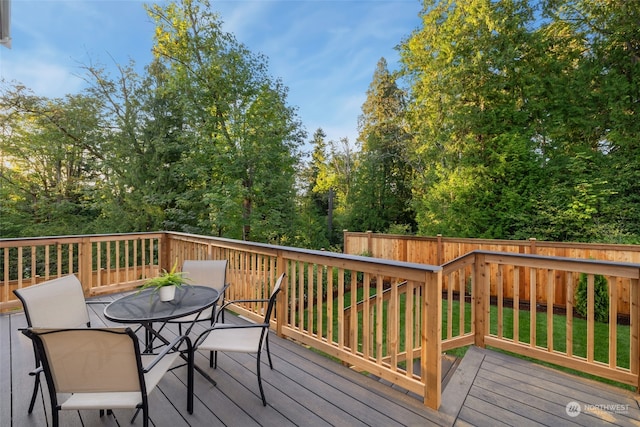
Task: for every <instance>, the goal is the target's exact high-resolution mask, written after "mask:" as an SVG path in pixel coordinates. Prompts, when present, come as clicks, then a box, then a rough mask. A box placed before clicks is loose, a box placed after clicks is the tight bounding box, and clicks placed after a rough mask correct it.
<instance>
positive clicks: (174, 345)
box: [143, 335, 191, 374]
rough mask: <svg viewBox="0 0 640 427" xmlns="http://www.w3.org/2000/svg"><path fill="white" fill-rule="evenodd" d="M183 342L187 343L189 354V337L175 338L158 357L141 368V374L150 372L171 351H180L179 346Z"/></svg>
mask: <svg viewBox="0 0 640 427" xmlns="http://www.w3.org/2000/svg"><path fill="white" fill-rule="evenodd" d="M183 341H186V342H187V351H188V352H189V353H191V339H190V338H189V336H188V335H180V336H177V337H176V338H175V339H174V340H173V341H171V342H170V343H169V344H167V345H166V347H164V349H163V350H162V351H161V352H160V353H158V355H157V356H156V357H155V358H154V359H153V360H152V361H151V363H149V364H148V365H147V366H144V367H143V372H144V373H145V374H146V373H147V372H149V371H150V370H152V369H153V367H154V366H156V365H157V364H158V362H159V361H160V360H161V359H162V358H163V357H165V356H166V355H167V354H169V353H171V350H174V349H175V351H180V350H179V348H180V344H182V342H183Z"/></svg>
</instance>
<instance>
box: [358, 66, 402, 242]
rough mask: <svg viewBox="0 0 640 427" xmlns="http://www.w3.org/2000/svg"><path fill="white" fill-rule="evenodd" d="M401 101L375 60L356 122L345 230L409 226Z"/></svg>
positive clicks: (397, 90)
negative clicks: (356, 146) (357, 156)
mask: <svg viewBox="0 0 640 427" xmlns="http://www.w3.org/2000/svg"><path fill="white" fill-rule="evenodd" d="M404 113H405V97H404V93H403V91H402V90H400V89H399V88H398V86H397V85H396V81H395V78H394V77H393V76H392V75H391V74H390V73H389V71H388V69H387V62H386V60H385V59H384V58H382V59H380V61H379V62H378V65H377V67H376V70H375V72H374V74H373V81H372V82H371V85H370V86H369V90H368V91H367V99H366V101H365V103H364V104H363V106H362V115H361V117H360V119H359V128H360V135H359V141H360V142H361V144H362V149H361V152H360V161H359V163H358V169H357V171H356V173H355V182H354V186H353V187H354V189H353V191H352V192H351V197H350V199H349V201H348V203H349V205H350V217H349V228H350V229H353V230H362V231H364V230H371V231H379V232H382V231H385V230H387V229H388V228H389V227H390V226H391V225H392V224H405V225H406V226H408V228H409V229H412V228H413V227H414V225H415V213H414V212H413V210H412V208H411V185H412V179H413V168H412V167H411V165H410V163H409V161H408V154H407V150H408V149H409V147H410V142H411V137H410V134H409V133H408V132H407V129H406V123H405V120H404Z"/></svg>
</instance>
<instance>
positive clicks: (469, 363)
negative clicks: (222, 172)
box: [0, 298, 640, 427]
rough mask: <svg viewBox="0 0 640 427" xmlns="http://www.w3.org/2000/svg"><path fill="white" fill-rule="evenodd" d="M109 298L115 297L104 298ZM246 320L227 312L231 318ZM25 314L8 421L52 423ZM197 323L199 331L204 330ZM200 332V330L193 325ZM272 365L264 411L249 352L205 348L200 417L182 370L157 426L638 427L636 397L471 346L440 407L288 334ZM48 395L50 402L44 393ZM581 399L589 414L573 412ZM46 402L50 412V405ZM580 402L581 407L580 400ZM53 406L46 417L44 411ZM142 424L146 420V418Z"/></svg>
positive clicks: (158, 402) (8, 426)
mask: <svg viewBox="0 0 640 427" xmlns="http://www.w3.org/2000/svg"><path fill="white" fill-rule="evenodd" d="M104 299H108V298H104ZM90 307H91V314H92V324H93V325H94V326H102V325H107V326H112V325H113V324H111V323H109V322H107V321H105V319H104V318H103V316H102V308H103V306H102V305H91V306H90ZM231 319H234V321H237V322H243V321H244V320H242V319H239V318H236V317H235V316H228V318H227V321H229V320H231ZM24 326H26V322H25V318H24V315H23V314H22V313H21V312H19V313H14V314H11V315H0V426H2V427H14V426H15V427H23V426H45V425H48V423H47V421H48V422H49V424H50V415H49V413H48V409H46V411H45V409H44V408H48V406H49V404H48V400H45V401H44V402H43V399H42V397H41V398H39V401H38V402H37V403H36V408H35V409H34V411H33V414H31V415H28V414H27V407H28V403H29V398H30V396H31V388H32V386H33V380H32V378H31V377H29V376H28V375H27V373H28V371H29V370H30V369H32V367H33V354H32V349H31V344H30V342H29V341H28V339H27V338H25V337H24V336H22V334H21V333H19V332H18V328H20V327H24ZM196 328H201V327H200V326H196ZM194 329H195V328H194ZM271 353H272V356H273V363H274V370H270V369H269V368H268V365H266V364H265V365H264V367H263V369H262V371H263V382H264V386H265V393H266V397H267V401H268V405H267V407H263V406H262V404H261V401H260V397H259V392H258V384H257V379H256V376H255V358H254V357H252V356H250V355H240V354H238V355H224V354H221V355H220V356H219V364H218V369H216V370H213V369H210V368H208V360H207V358H206V357H205V355H203V354H198V355H197V357H196V363H197V364H198V365H199V366H200V367H202V368H206V370H207V372H209V373H210V375H211V376H212V377H213V378H214V379H215V380H216V381H217V386H215V387H214V386H212V385H211V384H210V383H209V382H207V381H206V380H205V379H204V378H203V377H202V376H201V375H199V374H197V373H196V375H195V393H196V396H195V403H194V413H193V414H192V415H190V414H188V413H187V411H186V386H185V378H186V372H185V369H186V368H184V367H182V368H178V369H176V370H174V371H172V372H170V373H169V374H168V375H166V376H165V377H164V378H163V380H162V381H161V383H160V384H159V388H158V389H156V390H155V391H154V392H153V393H152V394H151V396H150V406H151V408H150V415H151V420H152V425H155V426H168V427H180V426H243V427H244V426H278V427H280V426H294V425H295V426H329V425H332V426H385V427H386V426H429V425H443V426H448V425H456V426H466V425H479V426H482V425H485V426H499V425H517V426H527V425H549V426H558V425H574V426H575V425H594V426H602V425H621V426H640V408H639V401H638V396H637V395H634V394H633V393H631V392H627V391H624V390H621V389H618V388H614V387H610V386H606V385H603V384H601V383H597V382H592V381H588V380H584V379H580V378H577V377H574V376H570V375H566V374H563V373H561V372H558V371H555V370H551V369H548V368H545V367H541V366H539V365H535V364H532V363H530V362H525V361H522V360H520V359H517V358H513V357H510V356H506V355H503V354H500V353H496V352H493V351H489V350H484V349H479V348H471V349H470V350H469V351H468V353H467V355H466V356H465V357H464V359H463V360H462V361H461V363H460V364H459V365H455V364H454V365H452V366H454V367H455V366H457V368H456V369H455V370H452V373H451V374H450V375H447V372H446V369H444V371H445V372H444V373H443V377H445V378H444V380H445V382H446V386H445V387H444V390H443V396H442V402H443V403H442V406H441V408H440V411H439V412H436V411H432V410H430V409H428V408H426V407H425V406H423V405H422V403H421V401H420V400H419V399H418V398H417V397H416V396H412V395H410V394H407V393H405V392H403V391H402V390H397V389H395V388H393V387H390V386H388V385H385V384H383V383H381V382H379V381H376V380H375V379H374V378H371V377H368V376H366V375H363V374H361V373H357V372H354V371H353V370H351V369H348V368H347V367H345V366H343V365H341V364H340V363H337V362H335V361H333V360H331V359H328V358H326V357H324V356H322V355H319V354H317V353H315V352H313V351H311V350H309V349H307V348H305V347H303V346H300V345H298V344H296V343H293V342H291V341H289V340H283V339H279V338H278V337H276V336H275V335H272V336H271ZM44 396H45V399H48V397H47V395H46V391H45V394H44ZM570 402H577V403H578V404H579V405H580V406H579V409H580V410H581V412H580V413H579V414H578V415H577V416H571V415H575V413H573V414H571V415H569V414H568V413H567V410H566V408H567V405H568V404H569V403H570ZM43 405H44V408H43ZM573 407H575V408H577V407H578V406H577V405H574V406H573ZM45 412H46V413H47V414H46V415H45ZM131 415H132V412H131V411H122V410H121V411H116V412H115V416H109V417H107V416H105V417H102V418H100V417H99V416H98V413H97V411H88V412H83V413H81V414H78V413H75V412H70V411H68V412H67V411H65V412H63V413H62V416H61V421H62V425H64V426H81V425H83V426H87V427H89V426H113V425H121V426H127V425H130V419H131ZM134 425H142V422H141V420H140V417H138V418H137V419H136V422H135V423H134Z"/></svg>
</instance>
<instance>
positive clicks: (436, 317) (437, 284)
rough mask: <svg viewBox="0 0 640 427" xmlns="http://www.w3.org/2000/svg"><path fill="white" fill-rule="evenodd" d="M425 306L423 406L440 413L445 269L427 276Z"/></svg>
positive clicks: (423, 316) (423, 314) (422, 345)
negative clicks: (443, 277) (443, 280)
mask: <svg viewBox="0 0 640 427" xmlns="http://www.w3.org/2000/svg"><path fill="white" fill-rule="evenodd" d="M423 304H424V305H423V310H422V343H421V347H422V351H421V359H420V369H421V372H423V375H422V378H423V380H424V384H425V385H424V387H425V390H424V404H425V405H426V406H428V407H429V408H431V409H434V410H436V411H437V410H438V408H439V407H440V400H441V397H442V381H441V377H442V270H438V271H436V272H429V273H427V274H426V275H425V280H424V302H423Z"/></svg>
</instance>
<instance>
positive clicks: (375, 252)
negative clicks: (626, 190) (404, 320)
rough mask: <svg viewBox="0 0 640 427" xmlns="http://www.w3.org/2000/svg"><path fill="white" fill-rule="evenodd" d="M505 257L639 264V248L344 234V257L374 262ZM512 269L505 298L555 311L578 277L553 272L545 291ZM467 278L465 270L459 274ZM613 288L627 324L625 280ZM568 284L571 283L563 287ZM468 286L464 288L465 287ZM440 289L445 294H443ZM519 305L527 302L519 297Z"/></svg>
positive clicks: (524, 270)
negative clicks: (474, 254) (489, 255)
mask: <svg viewBox="0 0 640 427" xmlns="http://www.w3.org/2000/svg"><path fill="white" fill-rule="evenodd" d="M478 250H480V251H492V252H510V253H517V254H531V255H541V256H549V257H563V258H578V259H592V260H601V261H611V262H624V263H636V264H640V246H639V245H610V244H588V243H559V242H546V241H537V240H536V239H530V240H526V241H523V240H487V239H460V238H446V237H442V236H437V237H417V236H402V235H390V234H376V233H371V232H366V233H355V232H348V231H345V232H344V252H345V253H348V254H358V255H368V256H372V257H375V258H384V259H392V260H396V261H405V262H416V263H424V264H432V265H444V264H446V263H448V262H451V261H453V260H455V259H457V258H459V257H462V256H464V255H466V254H468V253H470V252H473V251H478ZM514 268H518V270H519V274H518V276H517V280H518V286H514V284H513V283H512V281H513V280H516V279H515V278H516V276H514V275H512V274H506V275H505V276H504V277H505V278H506V279H504V280H507V284H506V285H507V286H505V287H504V290H503V292H504V295H503V297H504V298H505V299H511V300H513V299H514V297H515V294H514V291H517V292H518V294H519V295H520V296H522V295H535V296H536V302H537V303H538V304H549V303H550V304H552V305H553V306H554V307H556V308H560V309H566V308H567V305H566V301H567V298H568V297H569V296H568V295H567V294H566V292H567V289H574V290H575V289H576V288H577V283H578V281H579V280H580V275H569V274H568V273H558V274H557V275H556V276H555V277H553V279H552V280H553V282H554V283H557V284H558V285H561V286H553V287H549V286H547V285H548V279H549V278H548V277H547V276H546V275H543V274H540V275H538V276H536V277H535V280H532V276H531V274H530V271H529V267H514ZM497 274H498V270H497V269H495V268H494V269H493V270H492V271H491V278H490V281H489V283H490V286H491V296H492V297H493V298H496V297H497V296H498V295H497V287H496V286H497V283H498V277H497ZM464 276H465V277H467V279H468V278H469V277H470V271H469V270H467V272H466V274H464ZM609 281H610V283H611V284H612V285H613V284H615V286H616V295H617V298H616V299H615V301H617V304H616V310H617V313H618V316H619V317H620V318H621V319H622V320H623V321H625V322H627V321H628V320H629V315H630V310H631V306H630V301H629V299H628V297H627V296H628V295H629V290H630V286H631V285H630V280H629V279H628V278H624V277H616V278H615V279H611V278H610V279H609ZM569 282H571V283H569ZM532 284H535V286H536V289H535V292H531V289H530V288H531V286H532ZM466 285H468V283H466ZM549 289H553V292H554V294H553V296H552V297H551V298H550V296H549V295H547V292H548V290H549ZM445 290H446V289H445ZM521 302H523V303H525V302H526V303H529V301H527V300H525V299H523V298H521Z"/></svg>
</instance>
